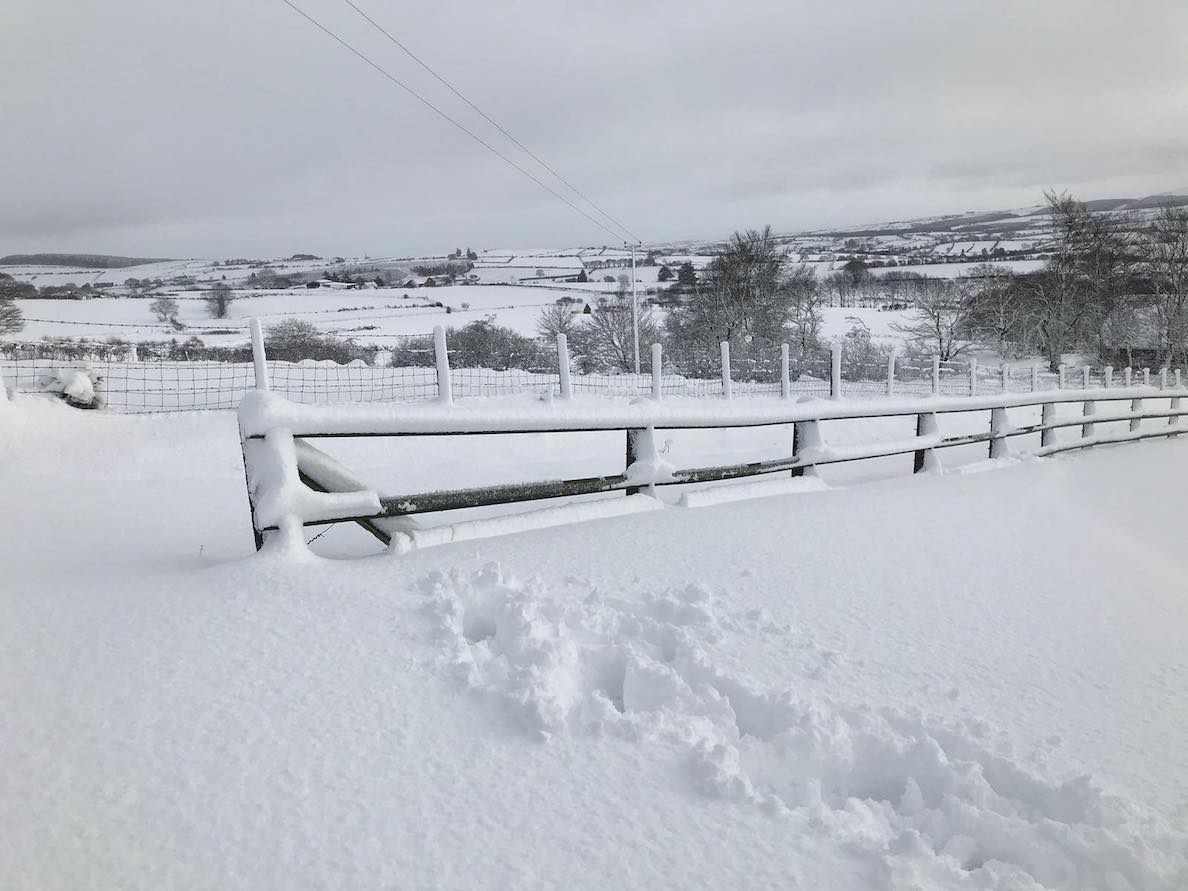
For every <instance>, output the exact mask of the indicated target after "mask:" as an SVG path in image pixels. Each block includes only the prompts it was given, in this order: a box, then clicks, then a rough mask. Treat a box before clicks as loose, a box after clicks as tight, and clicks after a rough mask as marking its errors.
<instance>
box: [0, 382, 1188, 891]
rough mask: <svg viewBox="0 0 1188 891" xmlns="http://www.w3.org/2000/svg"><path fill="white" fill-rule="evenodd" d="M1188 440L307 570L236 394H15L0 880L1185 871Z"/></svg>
mask: <svg viewBox="0 0 1188 891" xmlns="http://www.w3.org/2000/svg"><path fill="white" fill-rule="evenodd" d="M978 423H981V421H978ZM447 445H448V447H447V446H442V445H441V444H439V443H431V442H427V441H425V442H417V441H416V440H413V441H412V442H411V444H407V445H406V444H405V441H402V442H401V444H400V446H399V447H398V449H397V451H398V454H396V455H394V456H393V458H392V461H393V465H394V466H396V467H399V468H402V470H401V471H400V472H401V473H403V474H405V475H406V476H409V475H411V476H415V477H416V480H417V482H418V483H420V484H423V485H433V484H435V483H440V482H441V481H442V480H445V481H450V480H453V479H456V478H457V467H458V466H462V465H466V464H468V463H469V464H470V465H471V466H476V465H477V464H478V463H481V462H482V461H484V460H490V461H491V462H492V463H493V464H494V465H495V466H496V468H498V466H500V465H501V464H502V465H504V466H506V467H508V468H510V467H511V466H512V465H513V464H514V461H515V458H516V457H517V455H516V454H514V453H509V451H508V450H506V449H504V450H501V451H500V450H495V449H493V448H492V447H491V445H490V444H489V443H479V444H478V445H481V446H482V448H483V449H484V451H483V452H482V456H483V457H482V458H479V459H478V460H476V457H477V455H476V456H471V457H469V458H468V456H466V455H464V454H461V453H459V452H458V451H457V449H458V448H460V446H458V445H457V444H456V443H450V444H447ZM596 446H597V443H595V442H594V441H593V440H582V441H581V442H580V443H579V444H578V445H577V446H571V447H568V452H567V453H566V455H565V457H566V458H567V459H568V460H570V461H572V460H573V459H581V460H592V455H587V456H586V457H584V458H583V454H584V453H583V452H582V450H583V449H593V448H595V447H596ZM620 447H621V444H619V446H617V448H620ZM698 448H699V450H700V451H701V452H703V453H712V452H713V451H714V449H724V448H725V446H723V445H722V444H717V445H714V444H711V443H708V442H706V443H702V444H701V445H700V446H698ZM1186 450H1188V438H1181V439H1176V440H1159V441H1152V442H1146V443H1142V444H1135V445H1126V446H1119V447H1113V448H1109V447H1106V448H1101V449H1096V450H1093V451H1092V452H1089V453H1082V454H1077V455H1075V456H1063V457H1060V458H1057V459H1049V460H1043V461H1033V460H1024V461H1016V462H999V463H997V464H995V465H988V464H985V463H981V462H978V463H968V464H967V465H966V467H965V470H966V472H964V473H962V472H954V473H949V474H946V475H944V476H940V477H937V476H931V475H927V476H917V477H903V476H897V477H896V478H888V479H885V480H883V481H881V482H866V483H865V484H864V485H860V486H853V487H846V486H845V485H844V484H845V483H846V482H848V481H849V480H851V479H853V477H849V478H847V477H841V476H836V477H829V476H826V478H825V480H824V482H825V483H827V484H831V485H833V488H831V489H827V488H823V487H822V486H821V485H820V484H813V483H811V482H810V483H801V484H794V483H790V482H786V483H784V484H783V485H782V488H783V492H782V494H778V495H773V496H771V497H767V498H763V499H761V500H752V501H737V502H733V503H721V504H710V505H708V506H704V507H697V508H678V507H672V508H666V509H663V510H658V511H649V512H647V513H642V514H638V515H630V516H619V517H615V518H613V519H611V518H608V519H603V520H597V521H593V522H586V523H580V524H572V525H567V526H561V527H557V528H552V529H547V530H538V531H534V532H527V533H522V534H518V535H509V536H504V537H500V538H491V539H484V540H472V541H467V542H458V543H455V544H446V545H441V546H438V547H433V548H427V549H424V550H418V551H413V552H411V553H407V554H403V555H395V554H380V555H377V556H374V557H369V558H362V559H353V560H337V559H328V558H326V557H319V556H312V555H311V556H308V557H305V558H303V559H295V560H294V559H281V558H280V557H279V556H278V555H275V554H268V553H266V554H264V555H262V556H258V557H253V556H252V544H251V535H250V528H249V524H248V519H247V505H246V498H245V496H244V488H243V468H242V464H241V462H240V455H239V445H238V441H237V438H236V432H235V425H234V419H233V417H232V416H231V415H230V414H229V413H197V414H191V415H172V416H151V417H149V416H145V417H132V416H103V415H99V414H97V413H82V412H74V411H71V410H68V409H66V408H65V407H63V406H61V405H58V404H51V403H44V402H39V401H33V400H23V401H20V402H17V403H13V404H9V405H5V404H3V403H0V497H3V499H4V500H3V504H4V510H3V511H2V512H0V567H3V572H4V574H3V584H0V610H2V612H3V615H4V621H3V622H2V623H0V704H2V705H0V708H2V711H0V714H3V716H4V720H3V721H2V722H0V752H2V753H3V755H2V759H3V760H2V763H3V773H2V774H0V776H2V779H0V837H2V838H3V839H4V844H3V848H2V849H0V887H3V888H6V889H39V891H42V889H57V888H62V889H67V888H69V889H76V888H83V887H94V888H131V889H140V888H144V889H149V888H151V889H154V891H156V889H163V888H187V889H195V888H212V889H214V888H218V889H238V888H242V889H271V888H277V889H281V888H284V889H294V888H336V889H348V888H360V889H362V888H380V887H383V888H475V887H485V888H509V887H515V888H520V887H533V888H537V887H541V888H543V887H566V888H569V887H590V888H606V887H639V888H642V887H682V888H694V887H698V888H723V887H736V888H806V889H810V888H811V889H818V888H839V889H842V888H844V889H850V888H915V887H919V888H1001V889H1007V888H1010V889H1025V888H1028V889H1030V888H1041V887H1050V888H1062V889H1091V888H1100V889H1180V888H1184V887H1186V886H1188V835H1186V834H1185V831H1184V819H1183V818H1184V815H1185V813H1186V812H1188V808H1186V807H1185V805H1186V804H1188V754H1186V752H1188V749H1185V747H1184V740H1185V739H1188V708H1185V707H1184V705H1183V690H1184V689H1185V686H1186V684H1188V647H1186V646H1185V645H1184V643H1185V640H1184V639H1185V628H1186V627H1188V603H1186V602H1185V599H1184V591H1185V588H1186V586H1185V579H1186V578H1188V558H1186V557H1185V552H1184V549H1183V547H1182V537H1183V536H1182V528H1183V522H1182V515H1181V513H1182V505H1183V503H1184V500H1185V498H1186V497H1188V476H1186V475H1185V474H1184V473H1183V472H1182V468H1183V466H1184V462H1185V460H1186V459H1188V451H1186ZM617 454H618V458H619V460H620V461H621V452H618V453H617ZM522 455H523V453H521V458H522ZM557 457H558V456H557V455H556V454H554V455H553V458H554V459H556V458H557ZM958 460H964V461H971V462H976V461H977V459H976V456H974V455H973V454H970V455H968V456H966V457H964V458H961V459H958ZM905 462H910V459H900V460H899V461H898V462H897V463H895V466H894V467H892V466H891V465H890V464H888V463H886V462H883V463H880V464H877V465H874V470H873V471H872V470H867V471H866V474H867V475H868V476H877V475H885V474H887V473H891V472H894V473H895V474H902V473H903V471H904V469H905V468H903V467H901V466H900V465H901V464H903V463H905ZM974 471H985V472H974ZM750 485H751V486H752V488H751V489H750V490H749V491H751V492H752V493H753V492H754V488H753V486H754V484H750ZM797 489H799V491H797ZM639 497H644V496H639ZM330 538H331V536H327V537H326V539H323V540H322V541H319V542H317V543H315V545H314V547H315V548H322V546H323V545H325V544H326V541H327V539H330ZM345 547H346V542H345V540H344V541H343V542H340V543H339V544H338V545H335V546H333V547H329V548H326V549H325V550H323V551H322V552H323V553H335V552H345V550H344V549H345Z"/></svg>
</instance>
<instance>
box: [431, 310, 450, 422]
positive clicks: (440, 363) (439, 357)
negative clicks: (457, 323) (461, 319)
mask: <svg viewBox="0 0 1188 891" xmlns="http://www.w3.org/2000/svg"><path fill="white" fill-rule="evenodd" d="M433 357H434V359H435V361H436V364H437V400H438V401H439V402H444V403H445V404H446V405H450V404H452V403H453V401H454V388H453V384H452V383H451V382H450V354H449V352H448V350H447V349H446V335H445V328H443V327H442V326H441V325H437V326H435V327H434V328H433Z"/></svg>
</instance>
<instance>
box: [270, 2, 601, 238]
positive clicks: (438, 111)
mask: <svg viewBox="0 0 1188 891" xmlns="http://www.w3.org/2000/svg"><path fill="white" fill-rule="evenodd" d="M281 2H282V3H284V4H285V6H287V7H289V8H290V9H291V10H293V11H294V12H296V13H297V14H298V15H300V16H301V17H302V18H303V19H305V20H306V21H307V22H309V23H310V24H311V25H313V26H314V27H315V28H317V29H318V30H319V31H321V32H322V33H324V34H326V35H327V36H328V37H330V38H332V39H333V40H334V41H335V42H336V43H338V44H339V45H340V46H342V47H343V48H345V49H347V50H349V51H350V52H351V53H353V54H354V55H356V56H358V57H359V58H360V59H361V60H363V61H364V62H366V63H367V64H368V65H370V66H371V67H372V68H374V69H375V70H376V71H378V72H379V73H380V74H382V75H383V76H384V77H386V78H387V79H388V80H390V81H391V82H392V83H394V84H396V86H398V87H400V89H402V90H404V91H405V92H406V93H408V94H409V95H410V96H412V97H413V98H414V99H416V100H417V101H418V102H420V103H421V104H422V105H424V106H425V107H426V108H428V109H430V110H431V111H433V112H434V113H435V114H437V115H438V116H439V117H441V118H443V119H444V120H446V121H448V122H449V123H450V124H452V125H454V126H455V127H457V128H458V129H459V130H461V131H462V132H463V133H465V134H466V135H467V136H469V137H470V138H471V139H473V140H474V141H475V142H477V143H478V144H479V145H481V146H482V147H483V148H485V149H486V150H487V151H489V152H491V153H492V154H493V155H495V156H497V157H498V158H500V159H502V160H503V161H504V162H506V163H508V164H510V165H511V166H512V167H514V168H515V169H516V170H518V171H520V173H522V174H524V176H526V177H528V178H529V179H530V180H532V181H533V182H534V183H536V184H537V185H538V186H540V187H541V188H542V189H544V190H545V191H546V192H548V193H549V194H550V195H552V196H553V197H554V198H556V199H557V200H558V201H560V202H562V203H563V204H566V205H568V206H569V207H570V208H572V209H573V210H575V211H577V212H578V213H580V214H581V215H582V216H583V217H585V218H586V219H587V220H589V221H590V222H591V223H593V224H594V225H595V226H597V227H598V228H599V229H601V230H602V231H604V232H606V233H607V234H608V235H610V236H611V237H613V238H616V239H618V238H621V237H622V236H621V235H620V234H619V233H618V232H615V231H614V230H613V229H610V228H609V227H608V226H607V225H606V224H605V223H603V222H601V221H599V220H597V219H595V218H594V217H592V216H590V214H588V213H586V212H585V211H584V210H582V209H581V208H580V207H578V206H577V205H576V204H574V203H573V202H572V201H570V200H569V199H568V198H566V197H565V196H564V195H562V194H561V193H559V192H557V191H555V190H554V189H553V188H551V187H550V186H549V185H547V184H546V183H544V182H541V180H540V179H538V178H537V177H536V176H534V175H533V174H532V173H530V172H529V171H527V170H525V169H524V168H523V167H521V166H520V165H519V164H517V163H516V162H515V161H513V160H512V159H511V158H509V157H508V156H507V155H505V154H504V153H503V152H501V151H499V149H497V148H495V146H493V145H491V144H490V143H489V142H487V141H486V140H485V139H483V138H482V137H481V136H479V135H478V134H476V133H475V132H474V131H473V130H470V129H469V128H467V127H466V126H465V125H464V124H460V123H458V121H456V120H454V118H452V117H450V116H449V115H448V114H446V113H445V112H444V111H442V110H441V109H440V108H438V107H437V106H436V105H434V104H433V103H432V102H430V101H429V100H428V99H426V98H425V97H424V96H422V95H421V94H420V93H418V92H417V91H416V90H414V89H413V88H412V87H410V86H408V85H407V84H405V83H404V82H403V81H401V80H399V79H398V78H396V77H395V76H394V75H392V74H391V73H390V72H389V71H388V70H387V69H386V68H383V67H382V66H381V65H379V64H378V63H376V62H375V61H373V60H372V59H371V58H370V57H368V56H366V55H364V54H363V53H362V52H360V51H359V50H357V49H355V48H354V47H353V46H351V45H350V44H349V43H347V42H346V41H345V40H343V39H342V38H341V37H339V36H338V35H337V34H335V33H334V32H333V31H331V30H330V29H329V28H327V27H326V26H325V25H323V24H322V23H321V22H319V21H318V20H317V19H315V18H313V17H312V16H311V15H309V13H307V12H306V11H305V10H303V9H302V8H301V7H299V6H297V5H296V4H294V3H293V2H292V0H281Z"/></svg>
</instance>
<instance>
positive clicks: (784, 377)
mask: <svg viewBox="0 0 1188 891" xmlns="http://www.w3.org/2000/svg"><path fill="white" fill-rule="evenodd" d="M788 366H789V361H788V344H786V343H781V344H780V398H781V399H790V398H791V397H792V373H791V371H790V370H789V367H788Z"/></svg>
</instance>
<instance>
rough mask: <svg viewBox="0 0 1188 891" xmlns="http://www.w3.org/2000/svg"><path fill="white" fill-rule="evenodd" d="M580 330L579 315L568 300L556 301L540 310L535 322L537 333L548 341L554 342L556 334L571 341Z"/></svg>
mask: <svg viewBox="0 0 1188 891" xmlns="http://www.w3.org/2000/svg"><path fill="white" fill-rule="evenodd" d="M580 328H581V315H580V314H579V313H577V312H576V311H575V310H574V304H573V303H571V302H570V301H568V300H558V301H557V302H556V303H552V304H549V305H548V306H546V307H545V308H544V309H542V310H541V312H540V317H539V318H538V319H537V320H536V331H537V333H538V334H540V336H541V337H544V338H547V339H549V340H555V339H556V338H557V335H558V334H564V335H565V336H566V337H567V338H571V339H572V337H573V335H574V334H575V333H576V332H577V331H578V330H579V329H580Z"/></svg>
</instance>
